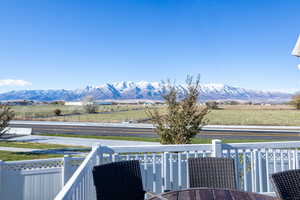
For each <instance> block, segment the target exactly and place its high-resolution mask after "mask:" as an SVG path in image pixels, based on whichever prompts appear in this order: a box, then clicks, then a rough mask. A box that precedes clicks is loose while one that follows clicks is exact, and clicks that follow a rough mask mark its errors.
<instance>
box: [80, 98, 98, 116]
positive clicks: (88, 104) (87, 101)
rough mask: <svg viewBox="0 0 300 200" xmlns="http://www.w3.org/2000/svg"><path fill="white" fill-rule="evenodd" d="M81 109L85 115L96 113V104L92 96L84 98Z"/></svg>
mask: <svg viewBox="0 0 300 200" xmlns="http://www.w3.org/2000/svg"><path fill="white" fill-rule="evenodd" d="M82 104H83V108H84V110H85V111H86V112H87V113H96V112H97V104H96V103H95V101H94V98H93V97H92V96H87V97H85V98H84V100H83V102H82Z"/></svg>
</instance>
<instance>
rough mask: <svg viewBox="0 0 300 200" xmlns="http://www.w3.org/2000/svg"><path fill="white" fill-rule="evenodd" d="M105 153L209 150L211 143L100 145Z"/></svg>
mask: <svg viewBox="0 0 300 200" xmlns="http://www.w3.org/2000/svg"><path fill="white" fill-rule="evenodd" d="M101 150H102V152H107V153H147V152H151V153H160V152H181V151H182V152H185V151H211V150H212V145H211V144H188V145H179V144H178V145H136V146H108V147H101Z"/></svg>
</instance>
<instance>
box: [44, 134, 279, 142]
mask: <svg viewBox="0 0 300 200" xmlns="http://www.w3.org/2000/svg"><path fill="white" fill-rule="evenodd" d="M43 135H47V136H60V137H76V138H93V139H104V140H126V141H139V142H159V138H141V137H121V136H95V135H72V134H43ZM211 141H212V139H208V138H207V139H206V138H193V139H192V143H193V144H211ZM222 141H223V142H224V143H244V142H270V140H251V139H247V140H246V139H243V140H236V139H222ZM272 141H275V140H272Z"/></svg>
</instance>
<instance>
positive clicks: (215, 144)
mask: <svg viewBox="0 0 300 200" xmlns="http://www.w3.org/2000/svg"><path fill="white" fill-rule="evenodd" d="M211 145H212V157H222V141H221V140H212V143H211Z"/></svg>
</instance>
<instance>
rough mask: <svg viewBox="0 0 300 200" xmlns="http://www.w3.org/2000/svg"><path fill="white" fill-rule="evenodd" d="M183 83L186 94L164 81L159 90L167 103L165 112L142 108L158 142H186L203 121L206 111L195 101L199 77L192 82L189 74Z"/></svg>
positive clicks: (194, 134) (204, 120)
mask: <svg viewBox="0 0 300 200" xmlns="http://www.w3.org/2000/svg"><path fill="white" fill-rule="evenodd" d="M186 84H187V87H186V89H187V91H186V93H185V94H180V95H179V88H178V87H176V85H175V84H170V81H168V84H167V86H166V87H164V88H163V90H162V92H161V93H162V94H161V95H162V97H163V98H164V100H165V104H166V105H167V108H166V111H165V112H162V111H159V110H158V109H150V108H148V109H147V110H146V113H147V115H148V116H149V117H150V118H151V120H152V123H153V124H154V126H155V128H156V132H157V134H158V135H159V136H160V142H161V143H162V144H190V143H191V140H192V138H193V137H194V136H196V135H197V134H198V133H199V131H200V130H201V128H202V126H203V125H205V124H206V123H207V119H205V116H206V114H207V113H208V112H209V110H208V108H207V107H206V106H205V107H203V106H200V105H199V104H198V100H199V95H200V76H199V75H198V76H197V78H196V80H195V81H194V80H193V77H192V76H188V77H187V79H186ZM179 96H181V98H179Z"/></svg>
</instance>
